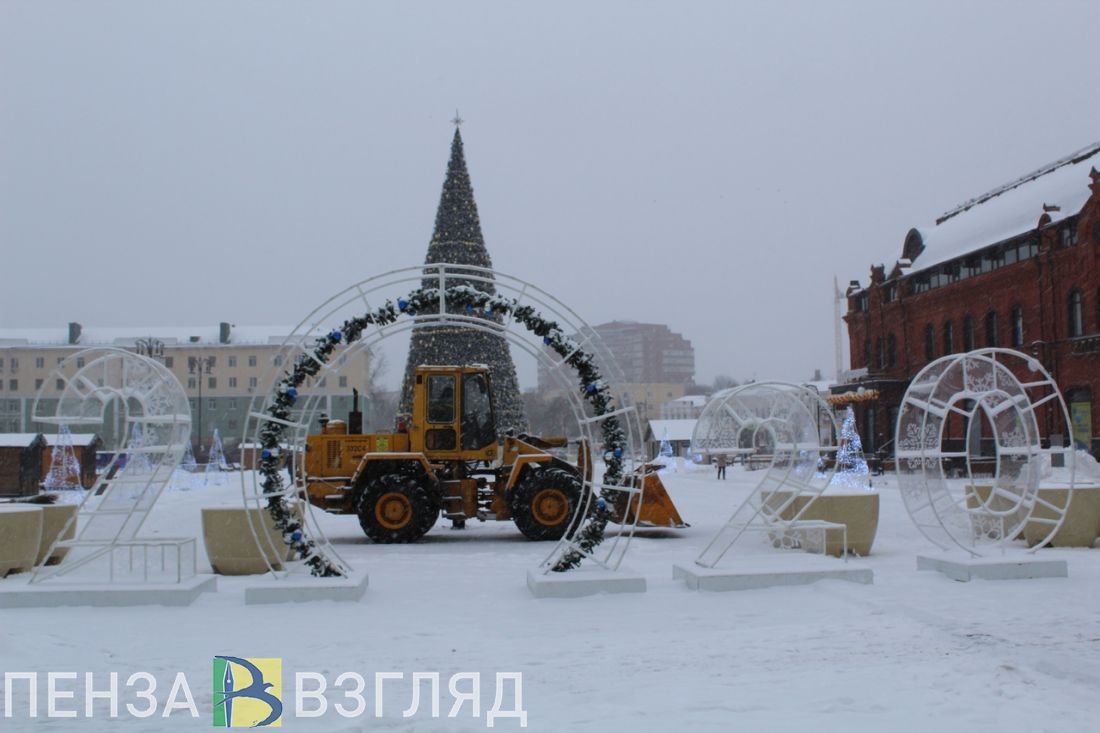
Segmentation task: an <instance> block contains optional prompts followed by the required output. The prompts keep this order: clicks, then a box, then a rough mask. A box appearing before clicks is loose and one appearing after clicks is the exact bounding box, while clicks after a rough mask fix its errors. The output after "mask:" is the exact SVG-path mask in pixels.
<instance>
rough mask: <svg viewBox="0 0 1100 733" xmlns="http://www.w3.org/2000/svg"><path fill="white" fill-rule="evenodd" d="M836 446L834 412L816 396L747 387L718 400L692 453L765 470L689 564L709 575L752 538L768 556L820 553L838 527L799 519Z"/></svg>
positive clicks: (699, 426) (795, 388)
mask: <svg viewBox="0 0 1100 733" xmlns="http://www.w3.org/2000/svg"><path fill="white" fill-rule="evenodd" d="M836 445H837V426H836V423H835V420H834V418H833V411H832V410H831V409H830V408H829V405H828V404H827V403H826V402H825V401H824V400H822V399H821V397H820V396H819V395H818V393H817V391H816V390H814V389H811V388H809V387H805V386H802V385H797V384H789V383H786V382H753V383H750V384H746V385H742V386H740V387H733V388H731V389H727V390H723V391H721V392H719V393H717V394H716V395H715V396H714V397H713V398H712V399H711V400H710V401H709V402H708V403H707V405H706V407H704V408H703V412H702V413H701V414H700V416H699V419H698V421H697V422H696V425H695V431H694V432H693V434H692V437H691V451H692V453H693V454H702V455H725V456H728V457H730V456H732V457H737V456H745V457H747V456H751V455H754V454H756V455H764V456H768V465H767V466H766V467H765V468H764V469H763V470H762V472H761V474H760V480H759V481H758V482H757V485H756V487H755V488H754V489H753V491H752V493H751V494H749V496H748V498H747V499H745V501H744V502H743V503H742V504H741V505H740V506H738V507H737V509H736V510H735V511H734V512H733V514H732V515H731V516H730V518H729V520H728V521H727V522H726V523H725V524H724V525H723V526H722V527H721V529H719V530H718V532H717V533H716V534H715V535H714V537H713V538H711V540H710V542H709V543H708V544H707V546H706V547H705V548H704V549H703V551H702V552H701V553H700V554H699V557H698V558H697V559H696V560H695V563H696V564H697V565H700V566H702V567H706V568H713V567H714V566H715V565H716V564H717V563H718V561H719V560H721V559H722V557H723V556H724V555H725V554H726V553H727V552H729V551H730V550H731V549H732V548H733V547H734V545H736V544H737V543H739V542H742V541H743V540H744V539H745V538H746V537H749V536H751V535H756V536H758V537H759V536H764V537H765V538H766V544H767V545H768V546H769V547H772V548H775V547H781V548H793V547H797V546H805V545H807V544H811V543H814V544H816V543H817V542H820V543H821V544H822V545H824V540H825V537H824V533H825V532H826V531H831V529H839V527H843V525H838V526H837V527H834V528H830V527H827V526H825V525H826V524H827V523H822V522H818V521H804V520H802V519H801V517H802V515H803V514H805V513H806V510H807V509H808V508H809V507H810V506H811V505H812V504H813V502H814V501H815V500H816V499H817V497H819V496H821V494H822V493H823V492H824V491H825V488H826V487H827V486H828V485H829V482H830V481H831V480H832V478H833V473H834V471H835V470H836V469H835V465H832V463H831V462H828V461H826V460H825V458H826V454H828V453H829V452H830V451H835V450H836ZM826 466H831V467H826ZM800 496H801V497H808V498H805V499H799V497H800ZM757 533H760V534H757Z"/></svg>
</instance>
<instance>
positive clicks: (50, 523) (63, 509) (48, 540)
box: [34, 504, 79, 565]
mask: <svg viewBox="0 0 1100 733" xmlns="http://www.w3.org/2000/svg"><path fill="white" fill-rule="evenodd" d="M78 508H79V507H78V506H77V505H76V504H45V505H43V506H42V535H41V538H40V540H39V543H38V556H37V557H36V559H35V561H34V564H35V565H41V564H42V562H43V561H44V560H47V557H46V553H47V552H49V551H50V547H51V546H52V545H53V543H54V542H55V541H57V539H58V538H59V537H60V535H61V533H62V531H64V532H65V536H64V537H60V538H61V539H66V540H71V539H72V538H73V537H75V536H76V522H73V523H72V524H68V523H69V519H71V518H72V517H75V516H76V510H77V509H78ZM67 524H68V529H67V530H66V528H65V527H66V525H67ZM68 552H69V548H67V547H58V548H57V549H56V550H54V552H53V553H52V554H51V555H50V557H49V558H48V560H49V564H50V565H54V564H56V563H59V562H61V561H62V560H63V559H64V558H65V555H67V554H68Z"/></svg>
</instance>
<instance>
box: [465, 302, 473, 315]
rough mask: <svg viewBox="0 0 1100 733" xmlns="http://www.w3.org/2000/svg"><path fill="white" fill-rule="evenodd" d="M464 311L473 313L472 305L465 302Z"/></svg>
mask: <svg viewBox="0 0 1100 733" xmlns="http://www.w3.org/2000/svg"><path fill="white" fill-rule="evenodd" d="M466 312H467V313H473V312H474V306H473V305H472V304H470V303H467V304H466Z"/></svg>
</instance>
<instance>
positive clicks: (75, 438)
mask: <svg viewBox="0 0 1100 733" xmlns="http://www.w3.org/2000/svg"><path fill="white" fill-rule="evenodd" d="M42 437H43V438H45V439H46V445H57V444H58V442H59V441H58V435H57V434H56V433H43V434H42ZM70 437H72V442H73V445H74V446H88V445H91V444H92V443H93V442H94V441H95V440H96V438H97V437H98V436H97V435H96V434H95V433H70Z"/></svg>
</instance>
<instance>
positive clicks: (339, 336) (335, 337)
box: [328, 331, 344, 344]
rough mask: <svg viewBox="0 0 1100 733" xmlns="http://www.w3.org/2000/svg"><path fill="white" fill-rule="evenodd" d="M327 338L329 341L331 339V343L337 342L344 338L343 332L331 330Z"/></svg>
mask: <svg viewBox="0 0 1100 733" xmlns="http://www.w3.org/2000/svg"><path fill="white" fill-rule="evenodd" d="M328 338H329V340H330V341H332V343H334V344H338V343H340V341H341V340H342V339H343V338H344V334H342V333H340V332H339V331H333V332H332V333H330V334H329V335H328Z"/></svg>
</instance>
